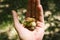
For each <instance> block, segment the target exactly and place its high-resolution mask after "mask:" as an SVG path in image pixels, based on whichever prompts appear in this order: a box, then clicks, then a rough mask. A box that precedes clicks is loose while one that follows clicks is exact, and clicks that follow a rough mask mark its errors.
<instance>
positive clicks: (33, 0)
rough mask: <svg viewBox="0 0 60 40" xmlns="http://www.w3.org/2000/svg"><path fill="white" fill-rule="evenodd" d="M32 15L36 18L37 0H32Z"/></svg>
mask: <svg viewBox="0 0 60 40" xmlns="http://www.w3.org/2000/svg"><path fill="white" fill-rule="evenodd" d="M31 16H32V17H34V18H35V0H32V13H31Z"/></svg>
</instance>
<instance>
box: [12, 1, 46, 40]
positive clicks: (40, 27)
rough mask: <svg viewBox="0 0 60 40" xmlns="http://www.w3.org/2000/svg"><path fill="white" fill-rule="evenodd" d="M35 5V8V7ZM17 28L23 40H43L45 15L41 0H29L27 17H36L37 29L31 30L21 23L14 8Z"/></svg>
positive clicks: (13, 12)
mask: <svg viewBox="0 0 60 40" xmlns="http://www.w3.org/2000/svg"><path fill="white" fill-rule="evenodd" d="M34 7H35V8H34ZM12 14H13V19H14V25H15V28H16V30H17V32H18V34H19V36H20V38H21V39H22V40H42V38H43V36H44V27H45V26H44V16H43V9H42V6H41V4H40V0H28V8H27V13H26V18H27V17H32V18H33V17H34V18H35V19H36V24H37V25H36V29H34V31H29V30H28V29H26V28H24V26H23V25H22V24H21V23H19V20H18V15H17V13H16V11H14V10H12Z"/></svg>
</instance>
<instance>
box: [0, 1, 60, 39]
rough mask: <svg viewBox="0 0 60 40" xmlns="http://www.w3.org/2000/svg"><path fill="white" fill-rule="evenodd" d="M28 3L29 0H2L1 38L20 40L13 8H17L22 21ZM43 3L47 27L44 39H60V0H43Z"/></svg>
mask: <svg viewBox="0 0 60 40" xmlns="http://www.w3.org/2000/svg"><path fill="white" fill-rule="evenodd" d="M27 3H28V0H0V40H19V37H18V34H17V32H16V30H15V29H14V27H13V26H14V25H13V18H12V13H11V10H16V11H17V13H18V14H19V20H20V21H22V20H23V19H24V15H25V14H24V13H25V12H26V9H27ZM41 4H42V6H43V10H44V19H45V26H46V28H47V29H46V30H45V35H44V38H43V40H60V0H41ZM22 13H23V14H22Z"/></svg>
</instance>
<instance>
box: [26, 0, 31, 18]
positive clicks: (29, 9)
mask: <svg viewBox="0 0 60 40" xmlns="http://www.w3.org/2000/svg"><path fill="white" fill-rule="evenodd" d="M31 2H32V0H28V6H27V12H26V17H30V16H31V15H30V13H31Z"/></svg>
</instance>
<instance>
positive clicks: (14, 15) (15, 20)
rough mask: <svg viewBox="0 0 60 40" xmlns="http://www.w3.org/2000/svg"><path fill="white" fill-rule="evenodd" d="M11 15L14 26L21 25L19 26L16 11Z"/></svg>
mask: <svg viewBox="0 0 60 40" xmlns="http://www.w3.org/2000/svg"><path fill="white" fill-rule="evenodd" d="M12 15H13V20H14V24H15V26H18V25H21V24H20V23H19V20H18V15H17V13H16V11H14V10H12Z"/></svg>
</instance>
